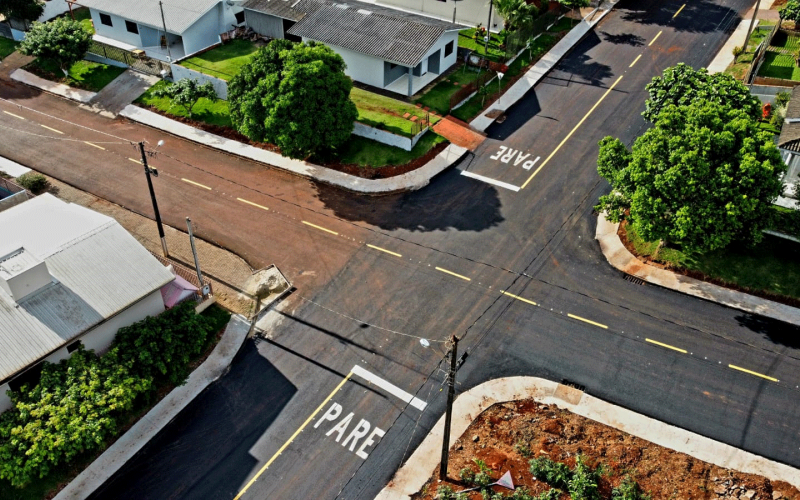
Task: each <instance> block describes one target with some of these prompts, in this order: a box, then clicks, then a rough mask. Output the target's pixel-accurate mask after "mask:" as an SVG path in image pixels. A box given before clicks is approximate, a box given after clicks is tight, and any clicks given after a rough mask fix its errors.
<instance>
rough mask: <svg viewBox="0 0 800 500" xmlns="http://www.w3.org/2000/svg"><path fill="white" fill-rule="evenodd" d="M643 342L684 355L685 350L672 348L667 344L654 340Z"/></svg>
mask: <svg viewBox="0 0 800 500" xmlns="http://www.w3.org/2000/svg"><path fill="white" fill-rule="evenodd" d="M644 340H645V342H650V343H651V344H655V345H659V346H661V347H666V348H667V349H672V350H673V351H678V352H681V353H683V354H686V351H685V350H683V349H680V348H678V347H673V346H671V345H669V344H664V343H662V342H658V341H656V340H651V339H644Z"/></svg>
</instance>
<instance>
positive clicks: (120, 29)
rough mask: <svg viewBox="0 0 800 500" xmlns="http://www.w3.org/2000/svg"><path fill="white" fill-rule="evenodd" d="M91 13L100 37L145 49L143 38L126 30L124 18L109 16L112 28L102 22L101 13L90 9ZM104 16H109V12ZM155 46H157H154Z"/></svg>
mask: <svg viewBox="0 0 800 500" xmlns="http://www.w3.org/2000/svg"><path fill="white" fill-rule="evenodd" d="M89 13H90V14H91V15H92V22H93V23H94V31H95V33H97V34H98V35H100V36H106V37H108V38H112V39H114V40H119V41H120V42H123V43H127V44H129V45H134V46H136V47H145V46H146V45H143V44H142V39H141V37H140V36H139V35H138V34H136V33H130V32H129V31H128V30H127V29H126V28H125V21H126V19H125V18H124V17H119V16H115V15H114V14H109V16H110V17H111V24H112V26H106V25H105V24H103V23H101V22H100V11H97V10H95V9H89ZM103 14H107V12H103ZM141 28H142V27H141V26H139V33H141V31H142V30H141ZM154 45H157V43H156V44H154Z"/></svg>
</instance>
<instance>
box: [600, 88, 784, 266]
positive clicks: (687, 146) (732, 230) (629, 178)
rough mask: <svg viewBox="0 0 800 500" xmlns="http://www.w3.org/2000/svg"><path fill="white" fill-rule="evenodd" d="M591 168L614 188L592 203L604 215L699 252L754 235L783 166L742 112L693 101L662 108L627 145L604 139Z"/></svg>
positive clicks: (763, 219)
mask: <svg viewBox="0 0 800 500" xmlns="http://www.w3.org/2000/svg"><path fill="white" fill-rule="evenodd" d="M597 169H598V172H599V173H600V175H601V176H602V177H604V178H605V179H606V180H608V182H610V183H611V186H612V189H613V190H612V192H611V193H610V194H608V195H606V196H603V197H601V198H600V202H599V205H598V207H597V208H598V209H599V210H605V211H606V212H607V214H608V218H609V219H610V220H612V221H614V222H619V221H620V220H623V219H627V220H628V222H629V223H630V224H632V225H633V226H634V229H635V230H636V231H637V232H638V233H639V234H640V235H641V236H642V237H643V238H644V239H646V240H648V241H661V242H662V243H668V244H673V245H680V246H681V247H682V249H683V250H685V251H688V252H701V253H702V252H707V251H711V250H716V249H719V248H723V247H725V246H727V245H728V244H729V243H731V242H732V241H745V242H748V243H755V242H758V241H760V239H761V238H762V233H761V230H762V229H763V228H764V227H765V226H766V225H767V224H768V223H769V218H770V216H769V214H770V206H771V205H772V202H773V201H774V200H775V199H776V198H777V197H778V196H779V195H780V193H781V189H782V183H781V175H782V174H783V173H784V172H785V171H786V165H785V164H784V163H783V161H782V160H781V156H780V153H779V152H778V148H777V147H776V146H775V144H774V142H773V139H772V134H770V133H769V132H765V131H762V130H761V129H760V128H759V127H758V123H757V122H756V121H754V120H753V119H752V118H751V117H750V116H749V115H748V114H747V113H746V112H745V111H743V110H740V109H732V108H730V107H726V106H722V105H720V104H718V103H715V102H710V101H697V102H693V103H692V104H690V105H688V106H680V107H679V106H675V105H672V104H671V105H669V106H668V107H666V108H665V109H663V110H662V111H661V113H660V114H659V115H658V118H657V120H656V122H655V126H654V127H652V128H651V129H650V130H648V131H647V132H645V133H644V135H642V136H641V137H639V138H638V139H637V140H636V142H635V143H634V145H633V148H632V150H631V151H629V150H628V149H627V148H626V147H625V146H624V145H623V144H622V142H621V141H620V140H619V139H614V138H612V137H606V138H604V139H603V140H602V141H600V155H599V157H598V160H597Z"/></svg>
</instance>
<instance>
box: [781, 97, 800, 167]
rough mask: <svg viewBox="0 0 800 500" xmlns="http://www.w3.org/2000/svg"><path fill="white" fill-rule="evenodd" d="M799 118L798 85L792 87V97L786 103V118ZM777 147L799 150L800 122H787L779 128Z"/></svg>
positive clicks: (799, 98)
mask: <svg viewBox="0 0 800 500" xmlns="http://www.w3.org/2000/svg"><path fill="white" fill-rule="evenodd" d="M798 118H800V85H798V86H796V87H795V88H793V89H792V97H791V98H790V99H789V103H788V104H786V120H794V119H798ZM778 147H779V148H782V149H787V150H789V151H792V152H795V153H797V152H800V123H798V122H794V121H792V122H787V123H784V124H783V127H782V128H781V135H780V136H778Z"/></svg>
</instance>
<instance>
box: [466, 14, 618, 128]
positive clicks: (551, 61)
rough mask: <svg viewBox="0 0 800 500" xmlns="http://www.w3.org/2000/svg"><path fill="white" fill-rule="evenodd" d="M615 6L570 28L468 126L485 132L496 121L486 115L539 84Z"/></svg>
mask: <svg viewBox="0 0 800 500" xmlns="http://www.w3.org/2000/svg"><path fill="white" fill-rule="evenodd" d="M615 4H616V2H609V3H607V4H605V5H603V6H601V7H598V9H600V8H605V10H603V11H602V12H601V13H600V15H599V16H597V18H592V20H591V21H587V20H586V19H587V18H590V17H592V16H594V15H595V14H596V12H597V10H598V9H595V10H594V11H592V13H591V14H589V15H588V16H586V17H585V18H584V19H582V20H581V22H580V24H577V25H576V26H575V27H574V28H572V30H571V31H570V32H569V33H568V34H567V36H565V37H564V38H562V39H561V40H559V42H558V43H557V44H555V45H554V46H553V48H552V49H550V50H549V51H548V52H547V54H545V55H544V56H542V58H541V59H539V62H537V63H536V64H534V65H533V66H532V67H531V68H530V69H529V70H528V71H527V72H526V73H525V74H524V75H523V76H522V78H520V79H519V80H517V82H516V83H514V85H512V86H511V87H509V89H508V90H506V91H505V93H503V95H502V96H501V97H500V99H499V101H500V102H496V103H494V104H492V105H491V106H489V107H488V108H487V109H486V110H485V111H484V112H483V113H481V114H480V115H478V117H477V118H474V119H473V120H472V121H471V122H470V123H469V124H470V126H471V127H473V128H475V129H476V130H480V131H481V132H485V131H486V129H488V128H489V127H490V126H491V125H492V123H494V121H495V120H496V119H497V116H495V117H494V118H489V117H488V116H486V115H487V114H489V113H490V112H493V111H494V112H496V111H497V110H500V111H503V112H505V111H508V109H509V108H511V107H512V106H513V105H514V104H516V103H517V101H519V100H520V99H522V98H523V97H524V96H525V94H527V93H528V91H529V90H531V89H532V88H533V87H535V86H536V84H537V83H539V80H541V79H542V78H544V77H545V75H546V74H547V73H549V72H550V70H551V69H553V67H555V65H556V64H558V61H560V60H561V59H562V58H563V57H564V56H565V55H567V53H569V51H570V50H572V47H574V46H575V45H577V44H578V43H580V41H581V40H583V37H584V36H586V34H587V33H589V31H590V30H591V29H592V28H594V27H595V26H596V25H597V23H599V22H600V21H601V20H602V19H603V18H604V17H605V16H606V14H608V13H609V12H611V9H612V8H614V5H615ZM498 116H499V113H498Z"/></svg>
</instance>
